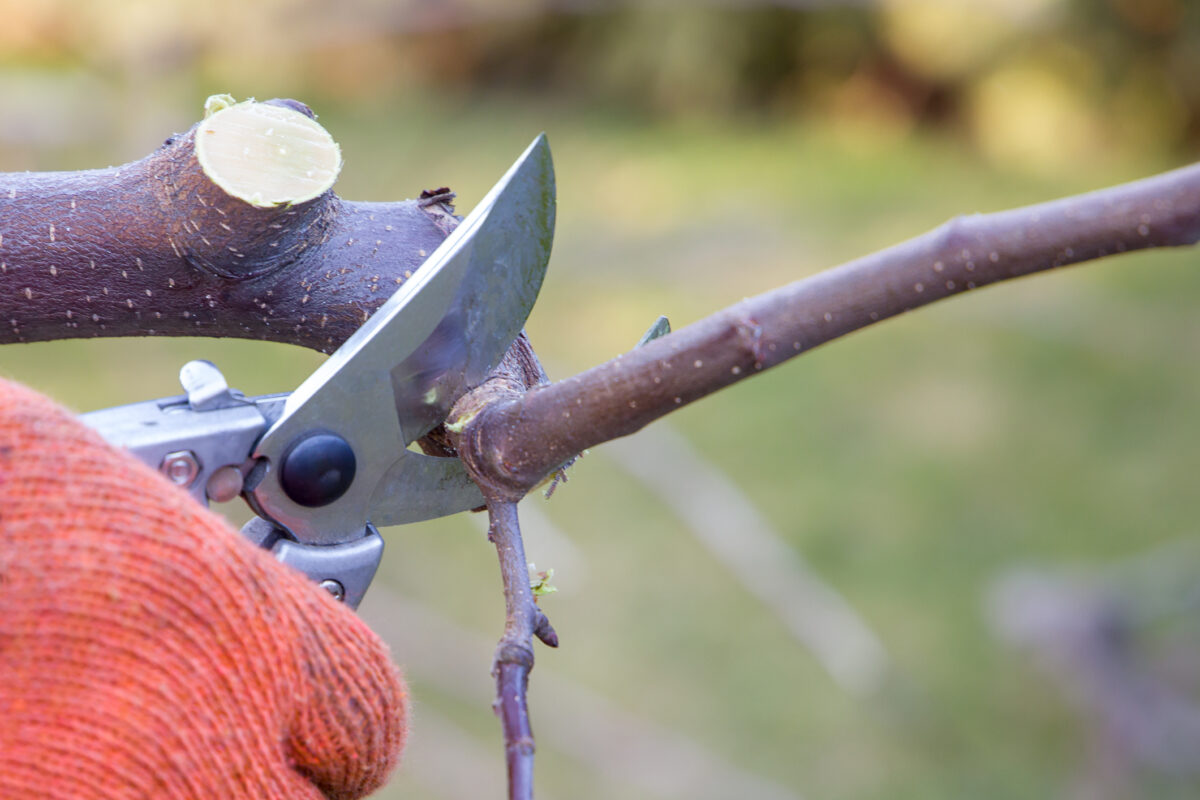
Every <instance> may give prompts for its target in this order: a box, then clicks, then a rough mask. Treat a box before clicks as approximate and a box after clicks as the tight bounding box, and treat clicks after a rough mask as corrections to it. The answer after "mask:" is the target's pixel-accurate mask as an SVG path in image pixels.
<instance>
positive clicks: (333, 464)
mask: <svg viewBox="0 0 1200 800" xmlns="http://www.w3.org/2000/svg"><path fill="white" fill-rule="evenodd" d="M354 469H355V459H354V450H353V449H351V447H350V444H349V442H347V441H346V440H345V439H343V438H342V437H340V436H338V435H337V434H334V433H314V434H312V435H310V436H306V437H305V438H303V439H301V440H300V441H298V442H296V443H295V444H294V445H292V449H291V450H288V452H287V455H285V456H284V457H283V469H282V470H281V471H280V474H279V483H280V485H281V486H283V491H284V493H285V494H286V495H287V496H288V497H290V498H291V499H292V500H293V501H294V502H296V503H299V504H300V505H302V506H306V507H308V508H316V507H317V506H325V505H329V504H330V503H332V502H333V501H334V500H337V499H338V498H339V497H341V496H342V495H344V494H345V493H346V490H347V489H349V488H350V484H351V483H352V482H353V481H354Z"/></svg>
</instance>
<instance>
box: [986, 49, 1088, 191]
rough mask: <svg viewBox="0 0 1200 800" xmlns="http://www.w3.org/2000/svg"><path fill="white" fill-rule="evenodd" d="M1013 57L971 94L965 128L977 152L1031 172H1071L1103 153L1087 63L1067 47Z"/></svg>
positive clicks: (987, 77)
mask: <svg viewBox="0 0 1200 800" xmlns="http://www.w3.org/2000/svg"><path fill="white" fill-rule="evenodd" d="M1048 50H1050V51H1051V52H1046V51H1039V52H1038V53H1036V54H1029V55H1026V56H1019V57H1016V58H1013V59H1011V60H1008V61H1006V62H1004V63H1002V64H1001V65H1000V66H998V67H997V68H996V69H994V70H992V71H990V72H989V73H988V74H986V75H985V76H984V77H982V78H981V79H980V80H979V81H978V82H977V83H976V84H975V85H974V86H973V87H972V89H971V91H970V94H969V103H968V123H969V125H970V129H971V132H972V135H973V137H974V138H975V140H976V142H977V143H978V146H979V148H980V149H981V150H982V151H983V153H984V154H985V155H987V156H989V157H991V158H993V159H995V160H997V161H1000V162H1003V163H1005V164H1009V165H1015V166H1019V167H1022V168H1025V169H1029V170H1035V171H1047V170H1050V171H1055V170H1066V171H1070V170H1074V169H1078V168H1079V167H1080V166H1083V165H1086V164H1087V163H1088V162H1089V161H1091V160H1092V159H1094V158H1096V157H1097V156H1098V155H1100V154H1101V153H1102V151H1103V146H1104V145H1105V136H1104V128H1103V118H1102V115H1101V113H1100V111H1099V109H1098V108H1096V107H1095V105H1094V103H1093V102H1092V101H1091V99H1090V97H1091V94H1092V90H1093V84H1094V76H1093V75H1092V74H1091V72H1090V69H1089V62H1088V61H1087V59H1086V58H1084V57H1082V56H1081V54H1079V53H1078V52H1076V51H1073V50H1071V49H1069V48H1057V49H1053V48H1048Z"/></svg>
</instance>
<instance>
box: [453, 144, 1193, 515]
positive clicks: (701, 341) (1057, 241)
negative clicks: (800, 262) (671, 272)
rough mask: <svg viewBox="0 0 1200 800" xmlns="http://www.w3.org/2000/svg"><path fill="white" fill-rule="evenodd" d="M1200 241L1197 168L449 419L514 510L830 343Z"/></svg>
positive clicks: (1041, 213)
mask: <svg viewBox="0 0 1200 800" xmlns="http://www.w3.org/2000/svg"><path fill="white" fill-rule="evenodd" d="M1197 240H1200V164H1198V165H1193V166H1190V167H1186V168H1184V169H1180V170H1176V171H1174V172H1168V173H1165V174H1162V175H1158V176H1155V177H1152V178H1147V179H1144V180H1141V181H1136V182H1134V183H1129V184H1125V185H1123V186H1117V187H1113V188H1110V189H1104V190H1101V191H1098V192H1093V193H1090V194H1084V195H1078V196H1075V197H1068V198H1064V199H1061V200H1055V201H1053V202H1049V203H1042V204H1040V205H1034V206H1028V207H1026V208H1020V209H1015V210H1011V211H1002V212H998V213H993V214H982V215H974V216H966V217H958V218H955V219H953V220H951V221H950V222H948V223H946V224H944V225H942V226H941V227H939V228H936V229H934V230H932V231H930V232H929V233H926V234H924V235H922V236H919V237H917V238H915V239H911V240H909V241H907V242H903V243H901V244H899V245H896V246H894V247H890V248H888V249H886V250H881V251H879V252H877V253H874V254H872V255H869V256H866V257H864V258H860V259H858V260H856V261H851V262H849V263H847V264H843V265H842V266H840V267H835V268H833V269H830V270H828V271H826V272H823V273H820V274H818V275H815V276H813V277H811V278H807V279H804V280H801V281H797V282H796V283H792V284H790V285H788V286H784V287H781V288H779V289H775V290H773V291H770V292H767V293H765V294H762V295H759V296H757V297H753V298H750V299H747V300H744V301H742V302H741V303H738V304H736V305H733V306H730V307H728V308H726V309H723V310H721V311H719V312H717V313H715V314H713V315H712V316H709V317H706V318H705V319H702V320H700V321H699V322H696V323H694V324H692V325H689V326H688V327H686V328H682V329H680V330H678V331H676V332H674V333H671V334H669V335H667V336H664V337H662V338H661V339H657V340H655V341H653V342H650V343H649V344H647V345H646V346H644V347H640V348H637V349H636V350H633V351H632V352H629V353H625V354H624V355H621V356H618V357H617V358H615V359H613V360H611V361H608V362H607V363H604V364H601V365H599V366H597V367H593V368H592V369H589V370H587V371H586V372H583V373H580V374H578V375H575V376H573V377H570V378H567V379H566V380H563V381H560V382H558V383H554V384H550V385H546V386H540V387H535V388H534V389H532V390H531V391H529V392H528V393H527V394H524V395H512V396H507V397H503V398H497V397H495V396H493V395H491V394H489V392H488V390H487V388H486V387H481V389H480V390H477V391H475V392H472V393H469V394H467V395H466V396H464V397H463V398H462V399H461V400H460V401H459V402H458V404H457V405H456V406H455V407H454V409H453V410H452V411H451V414H450V421H451V422H452V423H454V427H456V428H460V429H461V431H462V433H461V435H460V446H459V450H460V452H461V453H462V455H463V458H464V459H467V460H469V461H470V462H471V464H472V469H473V470H474V472H475V473H476V474H478V475H479V476H480V480H482V481H483V482H484V483H486V485H487V486H488V487H489V489H490V490H491V491H492V492H493V493H494V494H495V495H497V496H500V497H505V498H508V499H517V498H519V497H521V496H523V495H524V494H526V493H527V492H528V491H529V490H530V489H531V488H533V487H534V486H536V485H537V484H538V482H539V481H541V480H542V479H543V478H544V477H545V476H546V475H547V474H549V473H551V472H553V471H554V470H555V469H557V468H558V467H559V466H560V465H561V464H563V463H564V462H565V461H566V460H567V459H569V458H570V457H572V456H574V455H575V454H577V453H580V452H582V451H583V450H584V449H585V448H588V447H592V446H594V445H597V444H600V443H601V442H605V441H608V440H610V439H615V438H618V437H621V436H626V435H628V434H631V433H634V432H635V431H637V430H639V429H641V428H642V427H644V426H645V425H647V424H648V423H650V422H653V421H654V420H656V419H658V418H659V417H662V416H664V415H666V414H669V413H670V412H672V411H674V410H676V409H678V408H680V407H682V406H684V405H687V404H688V403H691V402H693V401H695V400H698V399H700V398H701V397H704V396H706V395H709V394H712V393H713V392H715V391H717V390H719V389H721V388H724V387H725V386H728V385H730V384H732V383H736V382H737V381H740V380H744V379H746V378H748V377H750V376H752V375H756V374H758V373H759V372H762V371H763V370H766V369H769V368H770V367H773V366H775V365H777V364H780V363H782V362H783V361H786V360H787V359H789V358H793V357H795V356H798V355H800V354H802V353H806V352H808V351H810V350H812V349H813V348H815V347H817V346H819V345H821V344H824V343H826V342H829V341H832V340H834V339H837V338H838V337H841V336H844V335H846V334H847V333H850V332H852V331H856V330H858V329H859V328H863V327H866V326H868V325H872V324H874V323H876V322H879V321H882V320H885V319H887V318H889V317H893V316H896V315H897V314H902V313H904V312H906V311H911V310H912V309H914V308H918V307H920V306H923V305H927V304H929V303H932V302H934V301H937V300H941V299H943V298H946V297H951V296H953V295H956V294H960V293H962V292H967V291H971V290H974V289H978V288H982V287H984V286H987V285H988V284H992V283H997V282H999V281H1004V280H1010V279H1012V278H1018V277H1021V276H1023V275H1029V274H1032V273H1035V272H1040V271H1043V270H1048V269H1054V268H1056V267H1062V266H1066V265H1068V264H1075V263H1079V262H1082V261H1088V260H1091V259H1096V258H1103V257H1105V256H1110V255H1115V254H1118V253H1125V252H1129V251H1133V250H1139V249H1143V248H1148V247H1177V246H1184V245H1192V244H1195V243H1196V241H1197Z"/></svg>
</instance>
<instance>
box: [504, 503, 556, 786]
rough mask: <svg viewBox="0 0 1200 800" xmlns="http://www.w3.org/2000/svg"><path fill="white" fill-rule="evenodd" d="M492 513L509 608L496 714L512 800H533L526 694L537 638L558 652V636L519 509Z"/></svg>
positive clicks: (509, 507) (511, 507) (506, 508)
mask: <svg viewBox="0 0 1200 800" xmlns="http://www.w3.org/2000/svg"><path fill="white" fill-rule="evenodd" d="M487 508H488V523H489V524H488V539H489V540H490V541H491V542H492V544H494V545H496V555H497V557H498V558H499V559H500V575H501V578H502V579H503V581H504V607H505V620H504V635H503V636H502V637H500V642H499V644H497V645H496V655H495V658H494V660H493V663H492V675H493V676H494V677H495V678H496V699H495V701H494V703H493V708H494V709H495V711H496V713H497V714H498V715H499V716H500V725H501V727H502V728H503V730H504V752H505V759H506V761H507V762H508V796H509V800H531V798H532V797H533V753H534V749H535V748H534V741H533V729H532V728H531V727H530V724H529V708H528V704H527V702H526V691H527V690H528V688H529V672H530V670H532V669H533V637H534V635H535V634H536V635H537V636H538V637H539V638H540V639H542V641H544V642H546V643H547V644H549V645H550V646H552V647H554V646H557V645H558V636H557V635H556V634H555V633H554V629H553V628H551V627H550V622H549V620H548V619H546V615H545V614H544V613H542V611H541V609H539V608H538V607H537V603H535V602H534V599H533V590H532V589H531V588H530V586H529V566H528V563H527V562H526V561H525V546H524V544H523V543H522V542H521V525H520V522H519V520H518V519H517V504H516V503H514V502H511V501H507V500H499V499H489V500H488V504H487Z"/></svg>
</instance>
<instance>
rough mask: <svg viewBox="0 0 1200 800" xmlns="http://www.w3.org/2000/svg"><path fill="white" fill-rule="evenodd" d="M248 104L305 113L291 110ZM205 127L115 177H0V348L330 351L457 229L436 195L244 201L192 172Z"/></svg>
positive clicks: (445, 198)
mask: <svg viewBox="0 0 1200 800" xmlns="http://www.w3.org/2000/svg"><path fill="white" fill-rule="evenodd" d="M244 105H246V104H244ZM248 105H251V106H255V107H260V108H261V107H267V108H271V109H279V110H280V111H283V110H289V111H288V113H291V114H295V115H304V116H305V117H311V116H312V112H311V111H310V110H309V109H308V107H307V106H304V105H303V104H301V103H297V102H296V101H291V100H273V101H269V102H268V103H258V104H248ZM272 113H274V112H272ZM213 118H214V119H215V117H213ZM208 122H209V121H208V120H204V121H201V122H199V123H197V124H196V125H195V126H193V127H192V128H191V129H190V130H188V131H187V132H185V133H183V134H180V135H177V136H172V137H171V138H169V139H167V140H166V142H165V143H164V144H163V145H162V147H160V148H159V149H158V150H156V151H155V152H154V153H152V154H151V155H150V156H148V157H147V158H144V159H142V160H140V161H136V162H133V163H131V164H126V165H124V166H120V167H112V168H109V169H102V170H86V171H81V172H46V173H29V172H25V173H6V174H0V344H4V343H10V342H35V341H46V340H50V339H66V338H81V337H95V336H146V335H151V336H154V335H158V336H233V337H238V338H243V339H265V340H270V341H276V342H287V343H290V344H298V345H301V346H304V347H309V348H312V349H314V350H320V351H322V352H329V351H331V350H334V349H336V348H337V346H338V345H340V344H341V343H342V342H343V341H344V340H345V339H346V338H347V337H348V336H349V335H350V334H351V333H353V332H354V331H355V330H356V329H357V328H358V327H359V326H360V325H361V324H362V323H363V321H364V320H365V319H366V318H367V317H368V316H370V314H371V312H372V311H374V310H375V309H376V308H377V307H379V306H380V305H381V304H382V303H383V302H384V301H385V300H387V298H388V297H390V296H391V294H392V293H393V292H394V291H395V290H396V288H397V287H398V285H399V284H401V283H403V281H404V280H405V278H407V277H408V276H409V275H411V274H412V273H413V271H414V270H416V269H417V267H419V266H420V265H421V263H422V262H423V261H424V260H425V257H426V256H427V255H428V254H429V253H431V252H433V250H434V249H435V248H436V247H437V246H438V245H439V244H440V243H441V241H442V239H444V238H445V237H446V235H447V234H448V233H449V232H450V231H451V230H452V229H453V228H454V226H455V225H456V224H457V220H456V219H455V217H454V216H453V209H452V208H451V207H450V205H449V202H450V200H451V199H452V198H453V195H452V194H451V193H449V190H445V189H443V190H438V191H435V192H429V193H425V195H426V196H424V197H422V198H420V199H417V200H407V201H403V202H396V203H356V202H348V201H345V200H342V199H341V198H339V197H337V195H335V194H334V193H333V192H332V191H323V192H321V193H320V194H319V195H318V196H316V197H315V198H313V199H307V198H305V192H303V191H297V193H296V194H295V195H294V196H295V197H297V198H303V199H300V200H298V201H297V202H292V203H289V202H287V200H286V193H285V194H284V195H279V196H276V197H275V198H274V199H275V202H272V198H271V197H268V198H267V200H266V201H265V202H266V207H262V206H260V205H256V204H254V203H252V202H248V201H247V200H245V199H242V198H239V197H236V196H234V195H233V194H230V192H229V187H230V182H229V181H228V180H222V183H223V184H224V188H223V186H222V185H219V184H218V183H217V182H215V181H214V180H213V177H212V175H211V174H210V173H211V172H212V170H213V166H212V164H211V163H210V164H209V165H208V169H207V171H206V168H205V167H203V166H202V165H201V164H200V163H199V161H198V159H197V148H196V140H197V137H198V136H204V135H206V134H208V130H209V127H210V126H209V125H208ZM265 124H266V125H267V126H271V127H267V128H265V129H264V130H262V131H261V133H263V134H266V135H267V136H273V135H274V136H278V132H277V131H275V130H273V127H274V126H275V125H276V123H274V122H271V121H268V122H267V123H265ZM312 127H313V128H316V129H317V130H318V131H321V132H322V133H323V129H321V128H320V127H319V126H317V125H316V124H315V123H312ZM247 146H249V145H247ZM334 147H335V148H336V145H334ZM296 149H297V150H298V148H296ZM285 156H286V154H285ZM247 160H248V161H249V162H250V166H259V167H261V169H260V172H268V171H270V169H271V168H272V167H273V166H274V167H278V166H279V165H272V164H271V163H269V162H266V161H264V160H262V159H257V158H254V159H249V158H248V159H247ZM283 166H284V167H286V168H287V169H294V168H295V167H296V166H297V162H294V161H293V162H286V161H285V163H284V165H283ZM300 166H303V165H300ZM310 170H311V166H309V167H308V168H307V169H305V170H304V171H305V172H308V171H310ZM334 174H335V175H336V172H335V173H334ZM301 177H303V175H301ZM329 182H330V183H332V178H331V179H330V181H329ZM308 196H309V197H311V194H310V195H308ZM281 198H282V199H281Z"/></svg>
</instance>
